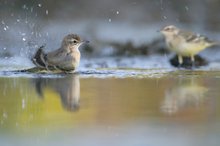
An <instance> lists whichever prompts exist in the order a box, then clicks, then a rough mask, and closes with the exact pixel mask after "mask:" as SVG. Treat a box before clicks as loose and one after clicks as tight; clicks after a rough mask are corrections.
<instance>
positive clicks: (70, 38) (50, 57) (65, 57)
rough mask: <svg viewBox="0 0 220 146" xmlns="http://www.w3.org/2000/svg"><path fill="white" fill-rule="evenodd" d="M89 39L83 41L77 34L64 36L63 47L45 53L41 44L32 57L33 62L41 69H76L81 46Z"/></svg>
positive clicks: (66, 70) (67, 70)
mask: <svg viewBox="0 0 220 146" xmlns="http://www.w3.org/2000/svg"><path fill="white" fill-rule="evenodd" d="M84 42H87V41H82V40H81V39H80V37H79V36H78V35H76V34H69V35H67V36H65V37H64V39H63V41H62V43H61V47H60V48H59V49H57V50H55V51H52V52H48V53H45V52H44V51H43V48H44V46H41V47H40V48H39V49H38V50H37V52H36V53H35V55H34V56H33V58H32V62H33V63H34V64H35V65H36V66H37V67H39V68H41V69H46V70H50V71H54V70H61V71H65V72H69V71H74V70H75V69H76V67H78V65H79V62H80V51H79V49H78V48H79V46H80V45H81V44H82V43H84Z"/></svg>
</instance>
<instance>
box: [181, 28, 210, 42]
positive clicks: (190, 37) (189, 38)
mask: <svg viewBox="0 0 220 146" xmlns="http://www.w3.org/2000/svg"><path fill="white" fill-rule="evenodd" d="M179 35H180V36H181V37H183V38H184V39H185V41H186V42H193V43H210V44H211V43H213V41H211V40H209V39H208V38H207V37H205V36H204V35H200V34H197V33H193V32H189V31H183V30H182V31H179Z"/></svg>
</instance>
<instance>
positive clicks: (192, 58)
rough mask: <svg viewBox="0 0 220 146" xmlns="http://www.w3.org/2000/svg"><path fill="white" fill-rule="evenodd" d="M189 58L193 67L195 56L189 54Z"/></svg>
mask: <svg viewBox="0 0 220 146" xmlns="http://www.w3.org/2000/svg"><path fill="white" fill-rule="evenodd" d="M190 58H191V61H192V67H194V66H195V57H194V55H191V56H190Z"/></svg>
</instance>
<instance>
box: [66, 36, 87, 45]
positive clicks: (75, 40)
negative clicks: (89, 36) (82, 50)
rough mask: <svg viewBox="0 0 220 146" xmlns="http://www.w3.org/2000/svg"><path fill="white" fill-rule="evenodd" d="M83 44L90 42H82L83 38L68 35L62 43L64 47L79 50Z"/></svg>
mask: <svg viewBox="0 0 220 146" xmlns="http://www.w3.org/2000/svg"><path fill="white" fill-rule="evenodd" d="M83 43H88V41H84V40H81V38H80V37H79V36H78V35H77V34H68V35H67V36H65V37H64V39H63V41H62V46H63V47H64V46H65V47H71V48H72V47H77V48H78V47H79V46H80V45H81V44H83Z"/></svg>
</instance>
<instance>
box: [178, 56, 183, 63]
mask: <svg viewBox="0 0 220 146" xmlns="http://www.w3.org/2000/svg"><path fill="white" fill-rule="evenodd" d="M178 62H179V66H181V65H182V64H183V57H182V55H179V54H178Z"/></svg>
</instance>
